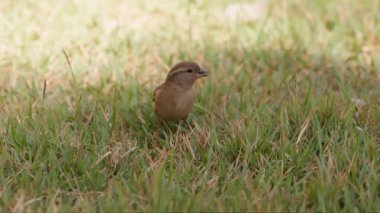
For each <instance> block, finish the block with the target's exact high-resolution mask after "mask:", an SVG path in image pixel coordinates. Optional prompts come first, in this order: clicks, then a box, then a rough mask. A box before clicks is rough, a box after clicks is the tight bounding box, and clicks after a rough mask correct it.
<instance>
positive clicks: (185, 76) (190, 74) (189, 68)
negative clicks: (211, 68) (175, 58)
mask: <svg viewBox="0 0 380 213" xmlns="http://www.w3.org/2000/svg"><path fill="white" fill-rule="evenodd" d="M206 76H208V72H207V71H206V70H204V69H202V68H201V67H200V66H199V65H198V64H196V63H194V62H191V61H184V62H180V63H178V64H176V65H175V66H174V67H173V68H172V69H171V70H170V71H169V74H168V76H167V78H166V81H172V82H174V83H176V84H178V85H179V86H181V87H184V88H191V87H192V86H193V84H194V83H195V81H196V80H197V79H199V78H202V77H206Z"/></svg>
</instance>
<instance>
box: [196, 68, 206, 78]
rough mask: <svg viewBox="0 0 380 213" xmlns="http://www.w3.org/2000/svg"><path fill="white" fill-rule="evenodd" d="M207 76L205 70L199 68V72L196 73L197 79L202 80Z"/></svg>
mask: <svg viewBox="0 0 380 213" xmlns="http://www.w3.org/2000/svg"><path fill="white" fill-rule="evenodd" d="M207 76H208V72H207V70H205V69H203V68H201V70H199V72H198V77H199V78H202V77H207Z"/></svg>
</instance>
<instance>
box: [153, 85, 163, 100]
mask: <svg viewBox="0 0 380 213" xmlns="http://www.w3.org/2000/svg"><path fill="white" fill-rule="evenodd" d="M161 88H162V85H160V86H158V87H157V88H156V89H155V90H154V92H153V102H154V101H155V100H156V97H157V95H158V94H159V93H160V91H161Z"/></svg>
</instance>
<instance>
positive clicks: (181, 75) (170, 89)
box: [153, 61, 208, 124]
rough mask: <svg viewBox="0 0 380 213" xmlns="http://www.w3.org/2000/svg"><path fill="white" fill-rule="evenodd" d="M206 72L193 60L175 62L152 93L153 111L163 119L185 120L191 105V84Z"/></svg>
mask: <svg viewBox="0 0 380 213" xmlns="http://www.w3.org/2000/svg"><path fill="white" fill-rule="evenodd" d="M206 76H208V72H207V71H206V70H204V69H202V68H201V67H199V65H198V64H196V63H194V62H189V61H184V62H180V63H178V64H176V65H175V66H174V67H173V68H172V69H171V70H170V71H169V73H168V75H167V77H166V80H165V82H164V83H163V84H161V85H160V86H158V87H157V88H156V89H155V90H154V93H153V102H154V113H155V114H156V116H157V117H158V119H159V120H160V124H162V122H163V121H179V120H183V121H184V122H186V118H187V116H188V115H189V113H190V112H191V109H192V107H193V103H194V99H195V95H196V94H195V92H194V90H193V85H194V83H195V81H196V80H197V79H199V78H202V77H206Z"/></svg>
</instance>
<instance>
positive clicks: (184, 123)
mask: <svg viewBox="0 0 380 213" xmlns="http://www.w3.org/2000/svg"><path fill="white" fill-rule="evenodd" d="M187 117H188V114H187V115H186V116H185V117H184V118H183V119H182V122H183V125H184V126H186V127H190V124H189V122H187Z"/></svg>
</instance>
